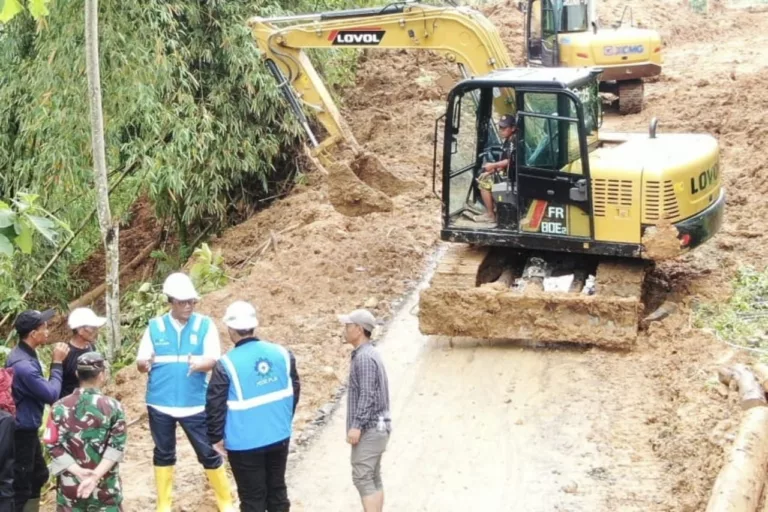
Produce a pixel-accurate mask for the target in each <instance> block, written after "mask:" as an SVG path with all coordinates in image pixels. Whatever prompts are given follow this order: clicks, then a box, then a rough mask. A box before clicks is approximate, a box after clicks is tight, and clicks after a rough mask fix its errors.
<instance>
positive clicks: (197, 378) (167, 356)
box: [146, 313, 211, 407]
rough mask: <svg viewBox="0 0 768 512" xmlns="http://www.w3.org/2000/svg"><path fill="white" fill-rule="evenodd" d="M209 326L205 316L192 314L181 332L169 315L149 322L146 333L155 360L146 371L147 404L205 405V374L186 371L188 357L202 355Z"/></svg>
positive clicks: (168, 405) (166, 405)
mask: <svg viewBox="0 0 768 512" xmlns="http://www.w3.org/2000/svg"><path fill="white" fill-rule="evenodd" d="M210 325H211V319H210V318H208V317H207V316H205V315H198V314H195V313H193V314H192V316H191V317H190V318H189V320H188V321H187V323H186V325H184V328H183V329H182V330H181V333H178V332H177V331H176V328H175V327H174V326H173V324H172V323H171V316H170V314H165V315H163V316H161V317H158V318H153V319H152V320H150V321H149V336H150V338H151V340H152V346H153V347H154V350H155V362H154V363H153V365H152V370H151V371H150V372H149V382H148V383H147V398H146V400H147V404H149V405H157V406H161V407H196V406H201V405H202V406H204V405H205V392H206V389H207V387H208V382H207V379H206V377H207V374H206V373H202V372H193V373H192V375H189V376H187V373H188V372H189V361H188V356H189V355H193V356H201V355H203V353H204V351H203V340H205V335H206V333H207V332H208V329H209V328H210Z"/></svg>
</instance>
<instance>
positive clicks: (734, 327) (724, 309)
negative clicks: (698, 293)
mask: <svg viewBox="0 0 768 512" xmlns="http://www.w3.org/2000/svg"><path fill="white" fill-rule="evenodd" d="M694 318H695V324H694V325H695V326H696V327H699V328H709V329H712V330H714V332H715V333H717V335H718V336H719V337H720V338H721V339H723V340H725V341H727V342H729V343H733V344H735V345H740V346H743V347H747V348H750V349H756V350H760V349H764V350H766V354H768V270H763V271H762V272H760V271H757V270H755V269H754V268H751V267H745V268H742V269H740V270H739V271H738V273H737V275H736V278H735V279H734V283H733V295H732V296H731V298H730V299H729V300H728V301H727V302H724V303H720V304H704V305H699V306H698V307H697V308H696V310H695V317H694Z"/></svg>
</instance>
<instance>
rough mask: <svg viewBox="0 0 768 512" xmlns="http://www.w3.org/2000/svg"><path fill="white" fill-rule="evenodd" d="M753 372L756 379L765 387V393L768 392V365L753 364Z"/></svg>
mask: <svg viewBox="0 0 768 512" xmlns="http://www.w3.org/2000/svg"><path fill="white" fill-rule="evenodd" d="M752 371H753V372H755V377H757V380H758V381H760V384H761V385H762V386H763V391H766V392H768V365H766V364H763V363H757V364H753V365H752Z"/></svg>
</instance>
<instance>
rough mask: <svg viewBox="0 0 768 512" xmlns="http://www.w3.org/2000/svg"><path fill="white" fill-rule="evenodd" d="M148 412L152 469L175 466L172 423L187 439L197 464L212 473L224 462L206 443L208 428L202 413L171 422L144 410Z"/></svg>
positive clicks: (174, 441) (155, 411)
mask: <svg viewBox="0 0 768 512" xmlns="http://www.w3.org/2000/svg"><path fill="white" fill-rule="evenodd" d="M147 410H148V411H149V430H150V432H151V433H152V440H153V441H154V442H155V450H154V455H153V457H152V462H153V464H154V465H155V466H173V465H174V464H176V423H179V424H180V425H181V428H182V429H184V433H185V434H186V435H187V439H189V442H190V443H192V448H194V450H195V454H197V460H198V461H199V462H200V464H202V465H203V467H204V468H205V469H216V468H218V467H219V466H221V465H222V464H223V463H224V461H223V460H222V458H221V455H219V454H218V453H216V451H215V450H214V449H213V446H211V443H210V441H209V440H208V428H207V426H206V422H205V413H204V412H201V413H198V414H194V415H192V416H187V417H186V418H174V417H173V416H169V415H167V414H163V413H162V412H160V411H157V410H155V409H153V408H152V407H147Z"/></svg>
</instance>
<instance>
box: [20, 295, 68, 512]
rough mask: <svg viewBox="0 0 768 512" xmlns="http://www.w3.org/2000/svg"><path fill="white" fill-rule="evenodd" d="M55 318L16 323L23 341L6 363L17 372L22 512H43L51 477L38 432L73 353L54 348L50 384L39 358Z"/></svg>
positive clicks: (31, 315) (33, 315) (28, 316)
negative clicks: (42, 497)
mask: <svg viewBox="0 0 768 512" xmlns="http://www.w3.org/2000/svg"><path fill="white" fill-rule="evenodd" d="M53 315H54V312H53V310H52V309H49V310H47V311H43V312H40V311H36V310H27V311H24V312H23V313H21V314H20V315H19V316H18V317H17V318H16V322H15V323H14V327H15V328H16V332H17V333H18V335H19V339H20V341H19V344H18V345H17V346H16V347H15V348H14V349H13V350H12V351H11V353H10V355H9V356H8V361H6V363H5V366H6V367H7V368H13V371H14V377H13V386H12V389H13V401H14V402H15V404H16V434H15V435H14V440H15V443H14V445H15V446H14V447H15V450H16V461H15V465H14V480H13V489H14V492H15V498H14V504H15V506H16V510H17V511H18V512H22V510H23V511H24V512H36V511H38V510H39V509H40V489H42V487H43V485H45V483H46V482H47V481H48V476H49V474H48V468H47V467H46V465H45V459H43V447H42V446H41V444H40V439H39V438H38V435H37V431H38V429H40V425H41V423H42V422H43V409H44V408H45V405H46V404H47V405H51V404H53V403H54V402H55V401H56V400H58V399H59V394H60V393H61V379H62V366H61V364H62V362H63V361H64V359H65V358H66V357H67V354H68V353H69V346H68V345H67V344H66V343H56V345H55V346H54V347H53V358H52V362H51V374H50V379H48V380H46V379H45V378H44V377H43V369H42V367H41V366H40V361H39V360H38V358H37V349H38V347H42V346H44V345H46V344H48V321H49V320H50V319H51V318H53Z"/></svg>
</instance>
